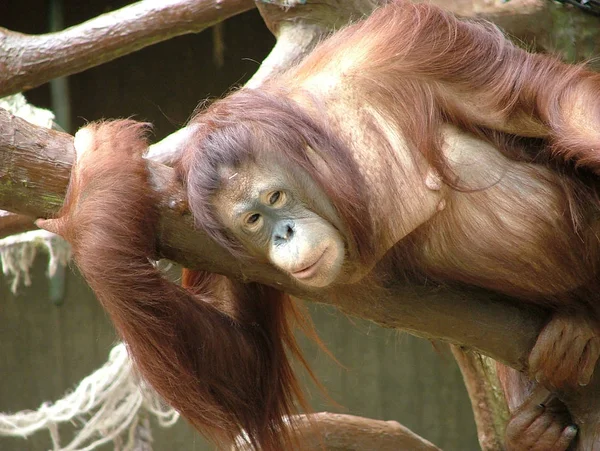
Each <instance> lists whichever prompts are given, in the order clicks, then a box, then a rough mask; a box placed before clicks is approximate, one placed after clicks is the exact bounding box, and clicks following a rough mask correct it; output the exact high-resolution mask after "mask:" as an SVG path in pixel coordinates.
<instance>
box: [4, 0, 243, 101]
mask: <svg viewBox="0 0 600 451" xmlns="http://www.w3.org/2000/svg"><path fill="white" fill-rule="evenodd" d="M253 7H254V2H253V1H252V0H165V1H163V2H156V1H153V0H142V1H140V2H137V3H134V4H132V5H129V6H126V7H124V8H121V9H119V10H116V11H113V12H110V13H106V14H103V15H101V16H98V17H96V18H94V19H91V20H88V21H87V22H84V23H82V24H80V25H76V26H74V27H70V28H67V29H66V30H63V31H60V32H56V33H48V34H43V35H37V36H33V35H26V34H22V33H17V32H14V31H10V30H7V29H5V28H1V27H0V97H3V96H6V95H9V94H14V93H16V92H20V91H24V90H27V89H31V88H34V87H36V86H39V85H41V84H43V83H46V82H48V81H49V80H51V79H53V78H56V77H61V76H64V75H70V74H74V73H77V72H81V71H83V70H85V69H89V68H90V67H94V66H98V65H100V64H103V63H106V62H108V61H111V60H113V59H115V58H118V57H120V56H123V55H126V54H128V53H131V52H135V51H136V50H139V49H142V48H144V47H147V46H149V45H151V44H155V43H157V42H161V41H164V40H167V39H170V38H172V37H175V36H179V35H182V34H187V33H198V32H200V31H202V30H204V29H206V28H208V27H211V26H212V25H214V24H215V23H218V22H220V21H222V20H224V19H226V18H228V17H231V16H234V15H236V14H239V13H242V12H244V11H247V10H249V9H252V8H253Z"/></svg>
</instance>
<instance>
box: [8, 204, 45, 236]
mask: <svg viewBox="0 0 600 451" xmlns="http://www.w3.org/2000/svg"><path fill="white" fill-rule="evenodd" d="M34 220H35V218H32V217H31V216H24V215H15V214H13V213H9V212H8V211H3V210H0V239H2V238H4V237H7V236H9V235H14V234H16V233H23V232H28V231H30V230H34V229H37V227H36V226H35V224H34V223H33V221H34Z"/></svg>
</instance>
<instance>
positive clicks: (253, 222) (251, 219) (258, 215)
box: [246, 213, 260, 225]
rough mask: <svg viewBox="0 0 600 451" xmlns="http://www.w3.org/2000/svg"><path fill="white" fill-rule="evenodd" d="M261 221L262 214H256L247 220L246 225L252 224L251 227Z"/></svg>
mask: <svg viewBox="0 0 600 451" xmlns="http://www.w3.org/2000/svg"><path fill="white" fill-rule="evenodd" d="M259 219H260V214H258V213H254V214H253V215H250V216H248V217H247V218H246V224H250V225H252V224H256V223H257V222H258V220H259Z"/></svg>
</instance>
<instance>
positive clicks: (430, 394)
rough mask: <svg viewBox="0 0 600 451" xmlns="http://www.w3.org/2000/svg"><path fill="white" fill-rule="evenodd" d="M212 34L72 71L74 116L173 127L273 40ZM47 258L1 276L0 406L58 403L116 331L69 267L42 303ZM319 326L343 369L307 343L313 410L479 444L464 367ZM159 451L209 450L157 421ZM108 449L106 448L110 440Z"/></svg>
mask: <svg viewBox="0 0 600 451" xmlns="http://www.w3.org/2000/svg"><path fill="white" fill-rule="evenodd" d="M127 3H129V2H125V1H120V2H117V1H113V2H111V1H100V0H94V1H86V2H81V1H78V0H65V2H64V20H65V25H66V26H70V25H73V24H76V23H79V22H81V21H84V20H87V19H89V18H92V17H94V16H96V15H98V14H100V13H103V12H107V11H110V10H113V9H116V8H118V7H121V6H123V5H125V4H127ZM48 11H49V2H47V1H42V0H22V1H5V2H0V26H3V27H6V28H9V29H12V30H16V31H21V32H25V33H43V32H46V31H47V30H48V29H49V19H48V18H49V14H48ZM212 37H213V35H212V31H211V30H207V31H205V32H203V33H201V34H198V35H189V36H183V37H179V38H176V39H172V40H170V41H168V42H165V43H161V44H157V45H154V46H152V47H149V48H147V49H144V50H142V51H139V52H137V53H135V54H132V55H128V56H125V57H123V58H120V59H118V60H116V61H113V62H111V63H108V64H105V65H103V66H100V67H97V68H94V69H91V70H88V71H86V72H84V73H81V74H77V75H74V76H72V77H69V80H68V82H69V92H70V107H71V110H72V117H71V121H72V124H73V126H74V128H75V129H76V128H77V127H79V126H81V125H82V124H84V123H85V122H86V121H88V120H94V119H99V118H103V117H127V116H134V117H136V118H138V119H140V120H149V121H151V122H153V123H154V124H155V126H156V127H155V130H156V136H157V138H158V139H160V138H162V137H163V136H165V135H167V134H169V133H171V132H173V131H175V130H176V129H178V128H179V127H181V125H182V124H184V123H185V121H186V120H187V119H188V118H189V116H190V114H191V113H192V111H193V110H194V108H195V107H196V105H197V103H198V102H199V101H201V100H202V99H205V98H207V97H218V96H220V95H222V93H224V92H226V91H227V90H229V89H230V88H231V86H234V85H237V84H242V83H243V82H244V81H245V80H247V79H248V78H249V76H251V75H252V73H253V72H254V71H255V70H256V68H257V66H258V64H259V62H260V61H262V59H263V58H264V57H265V55H266V54H267V53H268V51H269V50H270V48H271V47H272V45H273V43H274V40H273V37H272V36H271V35H270V33H269V32H268V30H267V29H266V28H265V26H264V25H263V23H262V20H261V19H260V16H259V15H258V14H257V13H256V12H255V11H254V12H250V13H246V14H244V15H241V16H239V17H235V18H233V19H231V20H229V21H228V22H227V23H226V24H225V25H224V38H225V54H224V56H225V60H224V65H223V66H219V65H217V64H216V63H215V61H214V52H213V39H212ZM27 98H28V100H29V101H30V102H32V103H33V104H35V105H38V106H45V107H49V106H50V105H51V95H50V89H49V87H48V86H47V85H45V86H42V87H40V88H37V89H35V90H33V91H31V92H28V93H27ZM44 265H45V257H43V256H41V257H39V258H38V259H37V261H36V266H35V268H34V271H33V286H32V287H30V288H23V289H21V290H20V291H19V293H18V294H17V295H16V296H15V295H12V294H11V293H10V290H9V281H8V280H6V278H4V277H3V276H1V275H0V411H5V412H6V411H11V412H14V411H17V410H21V409H32V408H36V407H37V406H39V404H40V403H42V402H44V401H49V400H55V399H57V398H59V397H61V396H63V395H64V393H65V392H66V391H68V390H70V389H72V388H74V387H75V386H76V384H77V383H78V382H79V380H81V379H82V378H83V377H85V376H86V375H87V374H89V373H90V372H92V371H94V370H95V369H96V368H98V367H99V366H100V365H102V364H103V363H104V362H105V361H106V358H107V356H108V351H109V350H110V348H111V346H112V345H113V344H114V343H115V341H116V338H115V335H114V332H113V329H112V327H111V325H110V322H109V321H108V320H107V318H106V315H105V314H104V312H103V311H102V309H101V308H100V307H99V305H98V303H97V302H96V301H95V299H94V297H93V294H92V293H91V291H90V290H89V288H87V286H86V285H85V283H84V282H83V281H82V280H81V278H80V276H79V275H78V274H76V273H75V272H73V271H67V280H66V282H67V285H66V293H65V297H64V302H63V304H62V305H60V306H57V305H54V304H53V303H52V302H50V301H49V295H48V291H49V286H48V281H47V279H46V277H45V266H44ZM310 308H311V311H312V313H313V317H314V320H315V323H316V326H317V329H318V331H319V333H320V335H321V337H322V338H323V340H324V342H325V343H326V344H327V346H328V347H329V348H330V350H331V351H332V352H333V354H334V355H335V356H336V357H337V358H338V359H339V361H340V363H341V364H342V365H343V367H342V366H339V365H337V364H336V363H334V362H332V361H331V359H329V358H328V357H327V356H325V355H324V354H323V353H322V352H318V351H317V350H316V349H315V348H314V347H313V346H311V345H309V344H306V346H305V349H306V350H307V355H308V358H309V361H310V362H312V364H313V366H314V369H315V372H316V374H317V376H318V377H319V378H320V379H321V381H323V382H324V385H325V386H326V388H327V390H328V392H329V394H330V395H331V397H332V398H333V399H334V400H335V401H336V402H337V403H339V406H336V405H332V404H331V403H329V402H328V401H327V400H326V399H323V397H322V396H319V395H318V391H317V390H312V392H311V393H314V394H311V399H312V400H313V404H314V407H315V409H316V410H328V411H341V412H345V413H351V414H355V415H362V416H366V417H371V418H378V419H384V420H397V421H399V422H401V423H402V424H404V425H406V426H408V427H410V428H411V429H413V430H414V431H415V432H417V433H419V434H421V435H423V436H424V437H426V438H427V439H429V440H431V441H433V442H434V443H436V444H437V445H438V446H441V447H443V448H444V449H445V450H448V451H452V450H457V451H458V450H460V451H464V450H476V449H479V446H478V445H477V440H476V434H475V426H474V423H473V419H472V413H471V408H470V404H469V400H468V398H467V395H466V393H465V390H464V387H463V384H462V379H461V376H460V373H459V371H458V369H457V367H456V364H455V363H454V361H453V360H452V357H451V356H450V355H449V353H446V354H444V353H442V354H440V353H437V352H436V351H434V348H433V346H432V345H431V344H430V343H428V342H426V341H423V340H419V339H416V338H413V337H411V336H408V335H404V334H400V333H398V332H396V331H392V330H384V329H382V328H379V327H377V326H375V325H374V324H372V323H369V322H366V321H362V320H356V319H353V318H348V317H346V316H344V315H342V314H340V313H339V312H337V311H335V310H332V309H330V308H325V307H322V306H316V305H311V306H310ZM153 432H154V437H155V439H156V443H155V447H154V449H156V450H161V451H162V450H198V451H199V450H204V449H212V448H211V447H209V446H207V445H206V444H205V443H204V441H203V440H202V439H201V438H200V437H199V436H198V435H197V434H195V433H194V432H193V431H192V430H191V429H190V428H189V427H188V426H187V425H186V424H185V423H184V422H183V421H180V422H179V423H178V424H177V425H176V426H175V427H174V428H171V429H166V430H162V429H158V428H154V431H153ZM49 443H50V442H49V440H48V437H47V434H46V433H40V434H37V435H36V436H34V437H32V438H30V439H28V440H22V439H15V438H4V437H0V450H2V451H4V450H5V451H17V450H18V451H29V450H31V451H34V450H35V451H38V450H40V451H41V450H45V449H48V447H49ZM106 449H110V448H109V447H107V448H106Z"/></svg>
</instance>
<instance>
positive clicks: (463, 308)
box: [0, 0, 600, 449]
mask: <svg viewBox="0 0 600 451" xmlns="http://www.w3.org/2000/svg"><path fill="white" fill-rule="evenodd" d="M438 2H441V4H442V5H443V6H445V7H449V6H452V5H453V4H455V5H458V6H460V5H462V6H463V7H464V8H466V9H463V10H459V11H458V12H459V13H462V14H465V15H476V16H483V17H488V18H492V19H494V18H495V17H494V14H500V13H499V12H500V8H502V6H501V5H500V3H499V2H496V1H493V2H481V4H483V5H487V6H486V7H485V8H476V7H475V6H474V5H479V4H480V2H471V1H469V2H467V1H462V0H458V1H456V2H442V0H438ZM142 3H144V2H141V3H140V4H142ZM203 3H205V2H203ZM469 4H470V8H471V9H468V8H469ZM550 4H551V2H546V1H545V0H513V1H511V2H510V3H508V4H503V5H508V7H509V8H514V10H515V11H516V12H515V14H513V15H512V16H511V17H512V20H511V21H510V22H508V19H506V20H507V22H506V25H510V24H511V23H517V24H525V23H527V27H529V28H530V29H531V28H533V30H534V32H536V33H537V32H538V31H535V30H542V28H538V25H539V27H543V25H542V24H544V23H545V22H544V20H543V19H542V17H548V15H550V16H552V14H554V11H556V9H554V10H550V9H548V8H557V7H556V6H555V5H552V6H549V5H550ZM345 7H347V8H348V11H346V12H342V11H341V10H340V9H341V8H345ZM372 7H373V2H372V1H368V0H365V1H363V2H361V1H360V0H356V1H352V2H339V1H335V0H330V1H325V2H323V1H321V2H316V1H314V2H311V1H309V2H308V5H306V6H302V7H299V8H297V9H296V10H289V11H284V12H280V11H279V10H276V9H274V7H273V6H261V13H262V14H263V17H265V20H266V22H267V23H268V24H269V27H270V28H271V29H272V30H273V31H274V32H275V34H276V35H277V36H278V38H279V39H278V44H277V46H276V48H275V49H274V50H273V53H272V55H271V56H270V57H269V59H267V61H266V62H265V65H264V70H262V69H261V71H259V72H258V73H257V75H256V78H255V79H253V81H252V82H251V83H256V84H260V83H261V82H262V80H264V79H266V78H268V77H269V76H271V75H272V74H273V73H277V72H278V71H280V70H283V69H284V68H285V67H287V66H288V65H289V64H292V63H293V62H295V61H297V60H298V59H300V58H301V57H302V56H303V55H304V54H305V53H306V52H308V51H309V50H310V49H311V48H312V47H313V46H314V45H315V43H316V42H318V40H319V39H321V38H322V37H323V36H324V35H326V34H327V33H329V32H330V29H331V27H335V26H338V25H339V24H340V23H339V21H337V20H336V19H335V18H336V17H344V18H346V19H347V18H349V17H358V16H360V15H361V14H364V13H365V12H368V11H369V8H372ZM489 8H491V9H489ZM528 8H529V9H528ZM313 15H314V16H313ZM500 16H502V14H500ZM532 17H534V20H532V21H531V18H532ZM552 17H553V16H552ZM315 18H318V20H316V19H315ZM521 18H523V19H524V20H521ZM525 19H528V20H525ZM496 20H498V21H499V22H501V23H502V19H501V18H496ZM585 20H588V18H585ZM513 21H514V22H513ZM551 23H552V24H554V23H558V22H557V21H556V20H554V21H553V22H551ZM506 25H505V26H506ZM520 26H522V29H523V30H524V29H525V28H527V27H525V25H520ZM553 26H554V25H552V26H551V27H550V28H551V29H550V30H546V29H545V28H544V29H543V31H544V32H545V31H548V32H552V27H553ZM506 28H508V29H509V31H510V26H508V27H506ZM517 29H518V27H516V26H515V30H517ZM540 32H541V31H540ZM513 34H516V33H513ZM101 40H102V38H101V37H100V38H98V39H97V40H96V41H98V42H99V44H100V45H99V47H102V45H101V44H102V43H101V42H100V41H101ZM1 45H2V43H1V42H0V46H1ZM137 48H140V47H136V49H137ZM132 49H133V47H130V48H129V50H127V51H132ZM117 53H118V52H117ZM124 53H125V52H122V53H119V54H118V55H117V56H119V55H121V54H124ZM576 56H577V55H576ZM0 58H1V57H0ZM83 60H86V61H88V62H89V59H86V58H85V57H83ZM0 61H1V60H0ZM103 61H105V60H102V61H100V60H95V62H92V63H89V64H88V65H87V66H86V65H83V66H85V67H90V66H91V65H93V64H99V63H100V62H103ZM54 63H56V62H54ZM83 66H78V67H83ZM79 70H81V69H79ZM31 73H32V74H33V75H31V77H33V79H38V80H39V79H40V78H39V77H42V78H43V75H41V74H39V73H38V74H37V75H36V74H35V73H34V72H33V71H32V72H31ZM36 77H38V78H36ZM0 80H1V79H0ZM42 82H43V81H42ZM2 86H3V83H1V81H0V87H2ZM21 86H22V85H21ZM72 158H73V147H72V137H70V136H69V135H66V134H64V133H59V132H54V131H51V130H45V129H41V128H37V127H35V126H32V125H30V124H28V123H26V122H24V121H21V120H19V119H17V118H14V117H13V116H12V115H10V114H9V113H7V112H0V208H4V209H6V210H9V211H12V212H15V213H21V214H25V215H30V216H48V215H50V214H52V213H53V212H55V211H56V210H57V209H58V208H59V206H60V205H61V202H62V197H63V196H64V191H65V189H66V184H67V181H68V177H69V171H70V165H71V163H72ZM150 169H151V172H152V174H153V180H154V183H155V186H156V189H157V190H158V191H159V192H160V193H161V196H162V197H161V199H162V201H161V209H162V222H161V230H160V249H159V250H158V254H159V255H162V256H165V257H167V258H170V259H172V260H175V261H178V262H180V263H182V264H184V265H186V266H188V267H197V268H203V269H208V270H211V271H215V272H220V273H223V274H227V275H229V276H231V277H238V278H242V277H243V278H252V279H255V280H258V281H260V282H263V283H269V284H276V285H278V286H279V287H280V288H283V289H286V290H288V291H290V292H291V293H292V294H295V295H296V296H298V297H302V298H305V299H308V300H312V301H316V302H324V303H331V300H329V299H325V298H320V297H318V296H316V295H314V294H313V293H310V292H302V291H299V290H298V289H297V288H295V287H293V285H292V284H291V283H290V281H289V280H287V279H285V278H283V277H282V276H281V275H279V274H277V273H276V272H274V271H273V270H272V269H270V268H268V267H252V268H249V267H244V266H241V267H240V266H239V264H238V263H235V264H233V263H232V261H231V258H230V257H229V256H228V255H227V254H225V253H224V252H223V251H222V250H221V249H220V248H218V247H217V246H215V245H214V244H213V243H212V242H211V241H210V240H209V239H208V238H207V237H206V236H204V235H203V234H202V233H200V232H198V231H194V230H193V228H192V225H191V220H190V217H189V215H187V214H186V213H185V203H184V201H183V193H182V192H181V188H180V187H179V186H178V185H177V184H176V182H175V180H174V177H173V172H172V170H171V169H169V168H168V167H165V166H162V165H160V164H157V163H153V162H150ZM336 302H337V304H336V305H337V306H338V307H339V308H340V309H342V310H344V311H345V312H347V313H349V314H352V315H355V316H360V317H363V318H368V319H371V320H373V321H375V322H377V323H379V324H381V325H383V326H386V327H393V328H400V329H404V330H407V331H409V332H411V333H414V334H416V335H419V336H422V337H425V338H440V339H442V340H445V341H447V342H450V343H454V344H456V345H459V346H463V347H467V348H470V349H474V350H476V351H480V352H482V353H485V354H487V355H489V356H491V357H493V358H495V359H497V360H500V361H502V362H504V363H507V364H509V365H511V366H513V367H515V368H517V369H520V370H523V369H525V368H526V361H527V356H528V354H529V351H530V350H531V347H532V346H533V343H534V342H535V339H536V337H537V334H538V332H539V330H540V328H541V326H542V324H543V323H544V322H545V319H546V316H545V314H544V313H543V312H541V311H540V312H535V311H531V310H528V309H523V308H522V307H520V306H519V305H518V303H512V302H510V300H509V299H507V298H504V297H501V296H499V295H497V294H494V293H490V292H486V291H483V290H476V289H473V290H462V291H459V290H454V289H449V288H442V287H432V286H428V287H423V286H409V285H405V284H402V283H400V282H399V283H398V285H397V286H395V287H393V289H391V290H390V291H389V292H388V293H386V294H385V295H384V296H381V297H380V298H378V299H375V300H372V301H371V302H369V303H364V302H360V300H356V299H352V298H341V299H338V300H337V301H336ZM599 373H600V369H598V370H597V371H596V376H595V377H594V380H593V381H592V383H591V384H590V385H589V386H587V387H582V388H581V389H580V390H579V391H577V392H569V393H561V399H562V400H563V401H565V402H566V403H567V405H568V406H569V408H570V410H571V413H572V414H573V416H574V417H575V419H576V421H577V422H578V424H579V426H580V430H581V437H582V440H580V443H579V448H578V449H598V448H597V447H600V443H599V444H597V445H595V447H596V448H595V447H594V442H597V441H598V439H597V435H598V431H599V426H598V424H599V419H598V413H599V412H600V405H599V403H600V396H599V393H600V377H598V374H599ZM474 374H475V373H474ZM475 392H476V393H479V392H477V391H475ZM484 392H485V387H484ZM482 393H483V392H482ZM486 396H487V394H485V393H484V395H482V397H481V399H482V400H483V399H485V397H486ZM474 408H475V409H476V410H477V408H481V406H480V405H479V403H475V404H474ZM486 408H487V406H486ZM492 416H493V414H492V415H490V417H492ZM480 418H483V420H482V421H483V423H482V422H480V425H481V424H484V427H486V428H487V427H488V426H487V423H486V421H488V420H489V419H488V420H485V418H484V417H483V416H482V415H480ZM489 430H490V431H491V432H490V434H496V436H498V435H499V432H498V431H497V430H496V429H494V428H491V429H489ZM496 439H497V437H496ZM496 439H495V440H496ZM490 443H494V442H492V441H491V442H490ZM493 446H495V445H490V447H491V448H490V449H493Z"/></svg>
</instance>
